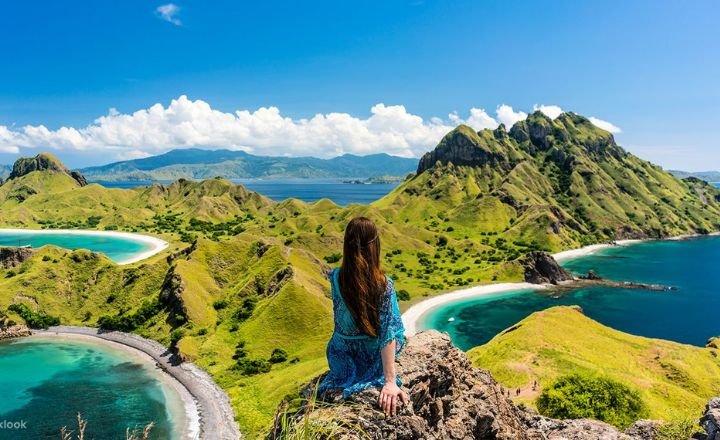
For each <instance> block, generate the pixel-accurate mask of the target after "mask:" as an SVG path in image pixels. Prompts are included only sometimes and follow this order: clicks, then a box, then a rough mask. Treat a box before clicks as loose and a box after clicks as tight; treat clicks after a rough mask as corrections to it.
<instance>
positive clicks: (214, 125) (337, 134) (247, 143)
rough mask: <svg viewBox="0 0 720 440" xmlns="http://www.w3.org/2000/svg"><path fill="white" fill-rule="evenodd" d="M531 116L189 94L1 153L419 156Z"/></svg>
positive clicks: (13, 131) (50, 133) (6, 131)
mask: <svg viewBox="0 0 720 440" xmlns="http://www.w3.org/2000/svg"><path fill="white" fill-rule="evenodd" d="M545 107H552V106H545ZM526 117H527V114H526V113H525V112H522V111H515V110H513V108H512V107H510V106H508V105H505V104H503V105H500V106H498V107H497V108H496V111H495V116H491V115H490V114H488V113H487V112H486V111H485V110H483V109H481V108H471V109H470V110H469V111H468V113H467V116H461V115H460V114H458V113H457V112H454V113H451V114H449V115H448V116H447V117H446V118H438V117H433V118H429V119H423V118H422V117H421V116H418V115H415V114H413V113H411V112H409V111H408V110H407V109H406V108H405V106H403V105H386V104H383V103H380V104H376V105H374V106H373V107H372V108H371V109H370V115H369V116H367V117H365V118H362V117H357V116H353V115H350V114H348V113H335V112H332V113H318V114H316V115H314V116H312V117H309V118H300V119H294V118H290V117H288V116H285V115H283V114H282V112H281V111H280V109H279V108H277V107H261V108H258V109H256V110H236V111H233V112H224V111H220V110H217V109H214V108H212V107H211V106H210V104H208V103H207V102H205V101H202V100H191V99H189V98H188V97H187V96H184V95H183V96H180V97H179V98H177V99H173V100H172V101H171V102H170V104H169V105H167V106H164V105H162V104H159V103H158V104H154V105H152V106H150V107H149V108H145V109H140V110H137V111H135V112H132V113H121V112H119V111H117V110H116V109H110V110H109V111H108V113H107V114H106V115H105V116H101V117H99V118H97V119H95V121H93V123H92V124H89V125H87V126H86V127H60V128H58V129H49V128H47V127H46V126H44V125H26V126H24V127H7V126H2V125H0V152H6V153H18V152H19V151H20V150H21V149H22V148H42V149H55V150H75V151H79V152H86V153H87V154H94V155H97V154H98V153H100V154H107V155H108V159H109V160H110V159H119V160H125V159H131V158H139V157H146V156H149V155H154V154H160V153H164V152H166V151H168V150H171V149H175V148H189V147H197V148H208V149H217V148H227V149H233V150H244V151H247V152H249V153H253V154H260V155H269V156H316V157H332V156H338V155H341V154H345V153H353V154H360V155H365V154H372V153H379V152H385V153H388V154H393V155H398V156H405V157H419V156H421V155H422V154H423V153H425V152H426V151H428V150H430V149H432V148H433V147H434V146H435V145H437V143H438V142H439V141H440V139H442V137H443V136H444V135H445V134H447V132H449V131H450V130H452V129H453V128H454V127H455V126H457V125H458V124H467V125H469V126H471V127H472V128H473V129H475V130H482V129H485V128H489V129H494V128H496V127H497V126H498V125H499V124H500V123H503V124H505V125H506V126H507V127H508V128H509V127H510V126H511V125H512V124H513V123H515V122H517V121H519V120H522V119H524V118H526ZM603 122H604V121H603ZM613 127H614V126H613Z"/></svg>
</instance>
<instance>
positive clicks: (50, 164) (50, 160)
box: [8, 153, 87, 186]
mask: <svg viewBox="0 0 720 440" xmlns="http://www.w3.org/2000/svg"><path fill="white" fill-rule="evenodd" d="M33 171H57V172H60V173H65V174H68V175H69V176H70V177H72V178H73V179H75V181H76V182H77V183H78V185H80V186H85V185H87V180H85V177H84V176H83V175H82V174H80V172H78V171H72V172H71V171H69V170H68V169H67V168H66V167H65V165H63V164H62V162H60V160H58V159H57V158H56V157H54V156H52V155H50V154H47V153H41V154H38V155H37V156H35V157H22V158H20V159H18V160H17V161H15V164H13V168H12V171H11V172H10V176H9V177H8V180H10V179H17V178H18V177H22V176H24V175H26V174H29V173H32V172H33Z"/></svg>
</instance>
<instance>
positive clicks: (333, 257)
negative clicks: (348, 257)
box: [323, 253, 342, 264]
mask: <svg viewBox="0 0 720 440" xmlns="http://www.w3.org/2000/svg"><path fill="white" fill-rule="evenodd" d="M341 258H342V254H338V253H335V254H330V255H327V256H325V257H323V259H324V260H325V261H327V263H328V264H333V263H337V262H338V261H340V259H341Z"/></svg>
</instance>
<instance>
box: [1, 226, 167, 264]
mask: <svg viewBox="0 0 720 440" xmlns="http://www.w3.org/2000/svg"><path fill="white" fill-rule="evenodd" d="M0 233H8V234H27V233H32V234H50V235H52V234H67V235H95V236H99V237H117V238H125V239H128V240H133V241H139V242H141V243H145V244H148V245H150V249H148V250H147V251H145V252H141V253H139V254H136V255H135V256H133V257H132V258H128V259H125V260H122V261H118V262H117V264H120V265H123V264H131V263H136V262H138V261H141V260H144V259H146V258H149V257H152V256H153V255H155V254H157V253H159V252H161V251H163V250H164V249H165V248H167V247H168V246H169V243H168V242H167V241H165V240H162V239H160V238H157V237H152V236H150V235H144V234H136V233H133V232H120V231H91V230H84V229H17V228H0Z"/></svg>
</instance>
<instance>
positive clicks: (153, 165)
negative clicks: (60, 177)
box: [80, 148, 417, 181]
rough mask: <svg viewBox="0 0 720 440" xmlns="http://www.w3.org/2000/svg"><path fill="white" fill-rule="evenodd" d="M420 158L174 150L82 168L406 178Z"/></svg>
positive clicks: (157, 176) (149, 175) (179, 174)
mask: <svg viewBox="0 0 720 440" xmlns="http://www.w3.org/2000/svg"><path fill="white" fill-rule="evenodd" d="M416 167H417V159H414V158H404V157H398V156H391V155H388V154H384V153H383V154H371V155H368V156H355V155H352V154H344V155H342V156H339V157H334V158H332V159H319V158H315V157H271V156H255V155H252V154H249V153H246V152H244V151H231V150H202V149H198V148H188V149H182V150H172V151H169V152H167V153H165V154H161V155H158V156H152V157H146V158H143V159H133V160H126V161H122V162H114V163H110V164H107V165H102V166H96V167H88V168H83V169H80V172H81V173H82V174H83V175H85V176H86V177H87V179H88V180H91V181H98V180H107V181H123V180H176V179H179V178H188V179H208V178H213V177H218V176H219V177H223V178H225V179H242V178H269V179H272V178H333V177H341V178H342V177H353V178H357V177H375V176H404V175H406V174H408V173H411V172H413V171H415V168H416Z"/></svg>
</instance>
